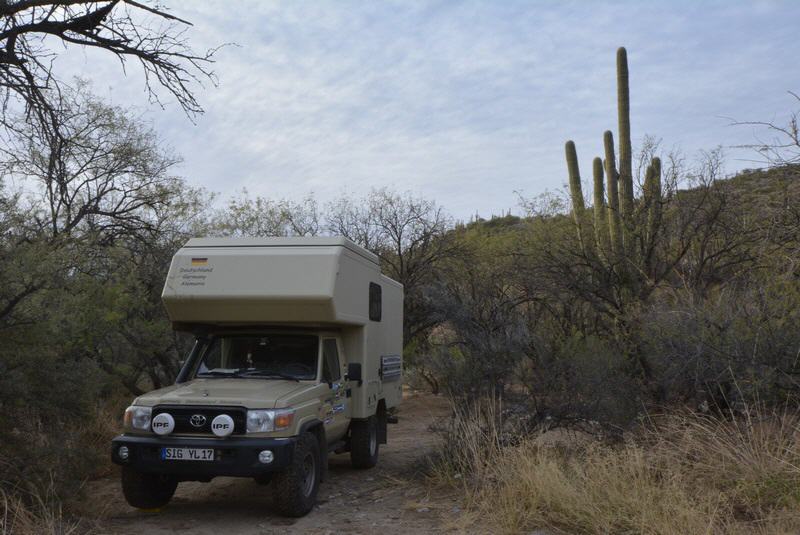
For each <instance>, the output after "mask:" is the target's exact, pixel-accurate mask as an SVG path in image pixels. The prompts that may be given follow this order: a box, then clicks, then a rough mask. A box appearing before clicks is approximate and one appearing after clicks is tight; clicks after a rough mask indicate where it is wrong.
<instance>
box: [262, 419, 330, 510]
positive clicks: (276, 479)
mask: <svg viewBox="0 0 800 535" xmlns="http://www.w3.org/2000/svg"><path fill="white" fill-rule="evenodd" d="M321 473H322V470H321V466H320V451H319V442H317V437H315V436H314V435H313V434H311V433H303V434H302V435H300V438H299V439H298V440H297V443H296V444H295V446H294V455H293V456H292V462H291V464H290V465H289V467H288V468H286V469H285V470H282V471H280V472H277V473H275V474H274V475H273V477H272V494H273V501H274V503H275V508H276V509H277V510H278V511H279V512H280V513H281V514H282V515H284V516H293V517H298V516H304V515H306V514H308V512H309V511H311V509H313V508H314V505H315V504H316V503H317V492H318V491H319V479H320V474H321Z"/></svg>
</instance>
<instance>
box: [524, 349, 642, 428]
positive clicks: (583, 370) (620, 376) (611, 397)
mask: <svg viewBox="0 0 800 535" xmlns="http://www.w3.org/2000/svg"><path fill="white" fill-rule="evenodd" d="M527 356H528V359H527V361H526V365H525V366H524V367H523V368H522V369H521V370H520V374H519V375H520V377H521V381H522V384H524V385H525V389H526V392H527V396H526V397H525V402H526V403H527V404H528V405H529V406H530V407H531V410H533V411H535V412H536V413H537V414H538V415H539V419H540V420H542V419H544V421H543V423H546V424H547V426H548V427H550V426H554V425H561V426H563V425H571V426H578V427H581V428H583V429H585V430H590V429H599V430H602V431H605V432H614V433H618V432H620V431H621V430H622V429H624V428H626V427H627V426H628V425H629V424H630V423H631V422H633V420H634V419H635V418H636V416H637V415H638V414H639V411H641V409H642V407H643V405H642V395H641V386H640V383H639V382H637V381H636V380H635V379H634V378H633V377H632V376H631V374H630V373H629V372H628V367H629V361H628V359H627V358H626V356H625V355H624V354H623V353H622V351H621V350H619V349H618V348H616V347H615V346H614V344H613V343H612V342H609V341H606V340H603V339H601V338H599V337H597V336H583V335H578V334H574V335H570V336H567V337H564V338H557V337H553V336H551V335H547V334H542V333H538V334H537V336H536V337H534V339H533V343H532V345H531V348H530V350H529V352H528V353H527Z"/></svg>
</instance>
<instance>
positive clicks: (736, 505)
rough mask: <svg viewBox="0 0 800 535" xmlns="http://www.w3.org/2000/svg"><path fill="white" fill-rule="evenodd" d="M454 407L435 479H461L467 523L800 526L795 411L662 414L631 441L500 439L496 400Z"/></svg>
mask: <svg viewBox="0 0 800 535" xmlns="http://www.w3.org/2000/svg"><path fill="white" fill-rule="evenodd" d="M456 415H457V416H456V418H455V420H454V425H453V427H452V429H451V432H450V434H449V436H447V437H446V440H445V443H446V445H445V449H444V450H443V455H442V460H440V461H439V463H438V464H437V465H436V469H435V471H434V474H433V481H434V482H435V483H438V484H446V485H454V484H455V485H458V486H463V488H464V490H465V491H466V496H467V498H466V501H467V508H468V510H469V512H470V514H469V515H467V517H465V518H464V519H463V522H464V524H463V525H462V527H463V528H465V529H467V527H468V526H469V525H470V524H471V523H473V522H476V521H481V522H486V525H489V526H492V531H497V532H503V533H524V532H528V531H530V530H533V529H537V528H538V529H544V530H546V532H548V533H586V534H592V533H598V534H599V533H604V534H605V533H614V534H640V533H641V534H685V533H714V534H717V533H730V534H740V533H741V534H745V533H748V534H749V533H763V534H779V533H781V534H782V533H798V532H800V452H799V451H798V438H799V436H800V433H799V432H798V425H799V424H800V418H798V415H797V414H794V413H789V412H783V413H771V412H767V411H763V410H761V411H752V412H751V415H750V416H749V417H742V418H738V419H737V418H715V417H708V416H703V415H697V414H684V415H679V416H675V415H672V416H665V417H661V418H659V419H657V420H655V421H653V422H650V423H649V424H648V425H647V426H646V427H645V428H643V429H642V430H640V431H639V432H637V433H636V434H635V436H633V437H631V438H629V440H628V441H627V442H626V443H624V444H618V445H608V444H602V443H598V442H592V443H589V444H582V445H577V446H576V445H575V444H573V443H571V442H564V441H560V442H557V443H556V444H555V445H554V444H553V443H552V442H551V441H545V440H542V439H541V438H542V437H537V438H528V439H526V440H524V441H523V442H521V443H519V444H516V445H512V446H502V445H501V444H502V442H503V438H502V436H503V432H502V431H501V426H500V422H499V420H498V418H497V415H498V411H497V407H496V406H493V404H491V403H490V404H484V405H483V406H478V407H476V408H472V409H469V410H467V411H456ZM492 437H495V439H494V440H489V441H488V442H487V440H486V439H487V438H489V439H492ZM545 444H548V445H545Z"/></svg>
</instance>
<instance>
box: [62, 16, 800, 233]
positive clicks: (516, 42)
mask: <svg viewBox="0 0 800 535" xmlns="http://www.w3.org/2000/svg"><path fill="white" fill-rule="evenodd" d="M173 10H174V11H175V12H176V14H178V15H180V16H182V17H185V18H188V19H189V20H191V21H193V22H194V23H195V27H193V28H192V29H191V30H190V31H189V34H188V36H189V38H190V39H191V42H192V44H193V46H195V47H196V48H198V49H204V48H209V47H213V46H216V45H218V44H220V43H223V42H229V41H234V42H236V43H238V45H239V46H236V47H227V48H225V49H223V50H221V51H220V52H219V55H218V63H217V65H216V70H217V73H218V75H219V79H220V85H219V87H218V88H207V89H205V90H201V91H200V92H199V95H198V96H199V98H200V100H201V102H202V104H203V105H204V106H205V108H206V115H205V116H203V117H200V118H199V119H198V121H197V124H196V125H192V124H191V122H189V121H188V120H186V118H185V117H183V116H182V115H181V113H180V112H179V110H178V109H177V107H176V106H174V105H173V106H168V108H167V110H165V111H161V110H154V111H152V112H150V113H148V116H149V117H151V118H152V120H153V121H154V123H155V125H156V127H157V128H158V130H159V131H160V132H161V133H162V135H163V137H164V139H165V141H166V142H167V143H169V144H170V145H172V146H173V147H175V149H176V150H177V151H178V152H180V153H181V154H182V155H183V156H184V159H185V164H184V166H183V169H182V172H183V173H184V174H185V175H186V176H187V178H188V179H189V180H190V181H191V182H192V183H193V184H196V185H202V186H204V187H207V188H208V189H211V190H213V191H217V192H221V193H222V194H223V196H226V195H228V194H232V193H234V192H235V191H237V190H240V189H241V188H243V187H246V188H247V189H248V190H249V191H250V192H252V193H255V194H261V195H266V196H269V197H289V198H293V199H299V198H301V197H303V196H304V195H306V194H307V193H308V192H309V191H313V192H314V193H315V194H316V195H317V197H318V198H320V199H321V200H322V201H323V202H324V201H326V200H329V199H331V198H333V197H334V196H336V195H338V194H339V193H340V192H341V191H342V189H343V188H346V189H347V190H349V191H353V192H359V191H363V190H367V189H369V188H371V187H382V186H389V187H393V188H395V189H399V190H410V191H413V192H415V193H418V194H421V195H424V196H426V197H431V198H434V199H436V200H437V201H438V202H440V203H441V204H443V205H444V206H445V207H446V208H448V209H449V210H450V211H451V212H452V213H454V214H455V215H456V216H457V217H461V218H467V217H469V216H470V215H472V214H474V213H476V212H478V213H480V214H481V215H483V216H487V215H490V214H492V213H495V214H499V213H502V212H504V211H505V210H507V209H509V208H513V207H514V206H515V205H516V197H515V194H514V192H515V191H517V190H522V191H524V192H525V193H526V194H528V195H533V194H536V193H540V192H542V191H544V190H546V189H551V190H552V189H559V188H560V187H561V185H562V184H563V182H564V180H565V169H564V163H563V143H564V141H565V140H567V139H574V140H575V141H576V143H577V146H578V151H579V156H580V159H581V164H582V169H583V170H584V174H585V175H586V174H587V173H588V171H589V170H590V163H591V158H592V157H593V156H595V155H597V154H599V151H600V150H601V134H602V132H603V130H605V129H609V128H610V129H612V130H616V128H615V123H616V111H615V93H614V91H615V89H614V84H615V74H614V53H615V50H616V48H617V46H619V45H625V46H627V47H628V50H629V59H630V63H631V84H632V99H633V103H632V112H633V127H634V136H635V138H636V139H641V137H642V136H643V135H644V134H645V133H648V134H653V135H657V136H659V137H661V138H663V139H664V141H665V143H666V144H667V145H669V146H672V145H677V146H681V147H682V148H683V149H685V150H686V151H687V152H692V151H695V150H697V149H701V148H712V147H714V146H716V145H718V144H722V145H735V144H739V143H742V142H746V141H749V140H750V139H751V135H752V133H751V132H749V131H747V130H746V129H733V128H730V127H728V126H727V123H728V121H726V120H725V119H723V118H722V117H721V116H729V117H735V118H737V119H753V118H755V119H772V118H773V117H774V116H780V113H781V112H784V111H788V110H787V109H786V108H787V107H788V106H790V105H791V101H790V100H789V99H787V98H785V91H786V90H788V89H800V71H798V70H797V68H796V65H795V62H796V58H797V57H798V56H800V45H799V44H798V42H797V40H796V38H795V31H796V28H798V27H800V6H798V5H797V4H796V3H791V2H786V3H779V2H775V3H772V2H761V3H757V4H752V3H749V2H747V3H745V2H715V3H712V2H703V3H696V2H688V1H687V2H677V3H672V2H671V3H663V4H655V3H639V2H628V1H623V2H616V3H587V2H566V3H565V2H539V3H530V2H516V1H508V2H490V1H488V0H487V1H484V2H466V3H455V2H413V3H408V2H393V3H383V2H381V3H377V2H376V3H360V2H333V1H331V2H285V3H284V2H247V3H244V2H243V3H239V2H236V3H232V2H227V1H224V2H223V1H217V2H203V3H197V2H183V3H175V4H174V5H173ZM69 61H71V62H72V63H69V62H67V63H66V64H67V65H70V66H73V67H74V66H76V65H77V66H78V67H79V70H80V69H82V70H83V71H85V72H87V73H90V74H91V75H92V77H93V78H94V79H95V80H96V86H97V87H99V88H104V87H105V86H106V85H107V86H109V87H111V89H110V90H109V94H110V95H113V98H114V100H115V102H117V103H126V104H127V103H136V104H137V105H139V106H140V107H146V105H147V104H146V101H145V99H144V96H143V92H142V90H141V86H140V85H139V84H138V82H139V81H140V75H138V74H136V73H135V72H134V71H135V67H134V66H133V65H131V66H130V67H131V68H130V70H129V72H130V74H129V79H127V80H126V79H124V78H122V77H121V75H120V72H119V69H118V66H117V65H115V64H114V63H113V61H111V60H109V59H107V58H99V57H97V56H95V55H89V54H87V55H84V56H82V57H80V58H78V59H72V60H69ZM741 156H742V155H741V154H739V153H737V152H736V151H731V161H730V162H729V164H730V165H729V167H730V168H731V169H735V168H737V167H741V166H743V165H745V164H744V163H742V162H738V161H737V160H736V158H739V157H741Z"/></svg>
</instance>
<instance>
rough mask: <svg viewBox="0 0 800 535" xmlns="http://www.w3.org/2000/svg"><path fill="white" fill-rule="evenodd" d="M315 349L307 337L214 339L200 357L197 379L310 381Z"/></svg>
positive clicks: (314, 374) (314, 340)
mask: <svg viewBox="0 0 800 535" xmlns="http://www.w3.org/2000/svg"><path fill="white" fill-rule="evenodd" d="M318 345H319V341H318V338H317V337H316V336H313V335H308V334H269V335H252V334H246V335H225V336H217V337H215V338H213V339H212V340H211V342H210V343H209V345H208V346H207V347H206V349H205V351H204V353H203V357H202V359H201V360H200V364H199V365H198V367H197V377H256V378H267V379H269V378H273V379H287V380H295V381H298V380H313V379H316V377H317V355H318V350H317V347H318Z"/></svg>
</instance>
